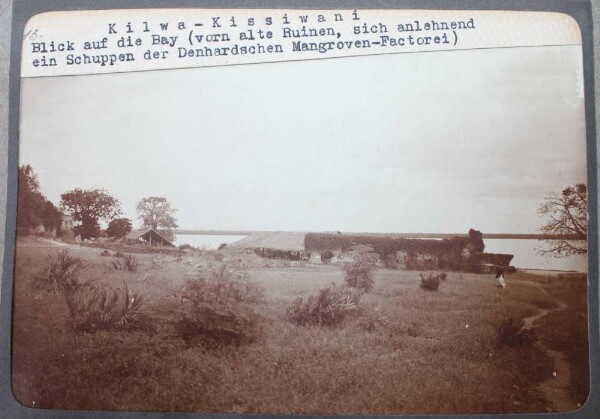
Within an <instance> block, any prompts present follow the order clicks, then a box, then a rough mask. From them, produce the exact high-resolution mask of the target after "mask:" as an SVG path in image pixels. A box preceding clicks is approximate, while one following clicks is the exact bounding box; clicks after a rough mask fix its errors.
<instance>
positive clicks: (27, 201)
mask: <svg viewBox="0 0 600 419" xmlns="http://www.w3.org/2000/svg"><path fill="white" fill-rule="evenodd" d="M18 191H19V193H18V198H17V227H19V228H20V229H23V230H25V231H27V230H29V229H31V228H35V227H37V226H39V225H44V226H45V227H46V228H48V229H52V228H54V229H55V230H56V232H57V233H59V231H60V224H61V221H62V214H61V212H60V210H59V209H58V208H56V207H55V206H54V204H53V203H52V202H50V201H49V200H48V199H46V197H45V196H44V195H43V194H42V193H41V192H40V184H39V181H38V177H37V175H36V173H35V171H34V170H33V168H32V167H31V166H30V165H23V166H21V167H19V187H18Z"/></svg>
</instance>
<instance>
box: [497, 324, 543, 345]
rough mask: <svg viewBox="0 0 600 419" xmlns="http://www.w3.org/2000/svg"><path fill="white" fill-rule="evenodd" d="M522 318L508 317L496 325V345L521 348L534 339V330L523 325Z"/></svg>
mask: <svg viewBox="0 0 600 419" xmlns="http://www.w3.org/2000/svg"><path fill="white" fill-rule="evenodd" d="M524 325H525V322H524V321H523V320H516V319H514V318H509V319H506V320H503V321H502V323H500V325H499V326H498V332H497V337H496V342H497V345H498V347H504V346H508V347H510V348H521V347H523V346H525V345H529V344H531V343H533V342H535V341H536V335H535V331H534V330H533V329H527V328H525V327H524Z"/></svg>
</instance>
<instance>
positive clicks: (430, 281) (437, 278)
mask: <svg viewBox="0 0 600 419" xmlns="http://www.w3.org/2000/svg"><path fill="white" fill-rule="evenodd" d="M419 276H420V277H421V288H422V289H424V290H426V291H437V290H438V289H439V288H440V282H441V281H443V280H445V279H446V273H444V272H443V273H441V274H439V275H434V274H432V273H430V274H429V275H427V276H424V275H423V274H419Z"/></svg>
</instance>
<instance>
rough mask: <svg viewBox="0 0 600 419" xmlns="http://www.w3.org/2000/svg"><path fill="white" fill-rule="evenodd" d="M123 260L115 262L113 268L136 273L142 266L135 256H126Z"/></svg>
mask: <svg viewBox="0 0 600 419" xmlns="http://www.w3.org/2000/svg"><path fill="white" fill-rule="evenodd" d="M122 259H123V260H116V261H114V262H113V267H114V268H115V269H116V270H121V271H129V272H135V271H137V268H138V267H139V266H140V262H138V260H137V258H136V257H135V256H134V255H130V254H124V255H123V256H122Z"/></svg>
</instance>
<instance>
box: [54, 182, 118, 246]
mask: <svg viewBox="0 0 600 419" xmlns="http://www.w3.org/2000/svg"><path fill="white" fill-rule="evenodd" d="M60 205H61V207H63V208H64V209H65V210H66V211H68V212H69V213H70V214H71V216H72V217H73V219H74V220H75V221H79V222H80V223H81V224H80V225H79V226H77V227H75V228H74V232H75V234H79V235H80V236H81V238H82V239H89V238H94V237H98V235H99V234H100V224H99V221H100V220H105V221H108V220H110V219H112V218H114V217H116V216H118V215H119V214H120V213H121V203H120V202H119V200H118V199H116V198H114V197H113V196H111V195H109V194H108V192H106V191H105V190H104V189H88V190H82V189H79V188H77V189H73V190H71V191H68V192H65V193H64V194H62V195H61V201H60Z"/></svg>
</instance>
